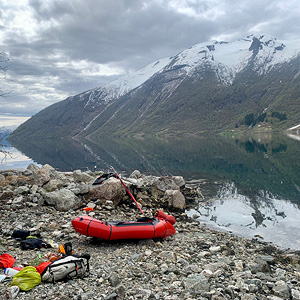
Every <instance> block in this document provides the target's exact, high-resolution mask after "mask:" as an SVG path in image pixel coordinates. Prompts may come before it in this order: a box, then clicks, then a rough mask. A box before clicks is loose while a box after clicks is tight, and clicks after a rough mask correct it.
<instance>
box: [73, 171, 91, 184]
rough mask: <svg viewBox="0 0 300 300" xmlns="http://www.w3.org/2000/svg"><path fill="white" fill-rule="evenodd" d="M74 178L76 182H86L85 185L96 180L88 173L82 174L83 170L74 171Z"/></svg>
mask: <svg viewBox="0 0 300 300" xmlns="http://www.w3.org/2000/svg"><path fill="white" fill-rule="evenodd" d="M73 177H74V180H75V182H85V183H87V182H91V181H94V179H95V178H94V177H92V176H91V175H89V174H88V173H86V172H81V170H75V171H73Z"/></svg>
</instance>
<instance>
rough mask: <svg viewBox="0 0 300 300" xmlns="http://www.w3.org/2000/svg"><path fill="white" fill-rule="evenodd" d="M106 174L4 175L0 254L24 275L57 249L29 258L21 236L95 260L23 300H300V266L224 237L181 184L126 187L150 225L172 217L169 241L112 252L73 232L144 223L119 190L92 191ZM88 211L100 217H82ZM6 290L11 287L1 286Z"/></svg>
mask: <svg viewBox="0 0 300 300" xmlns="http://www.w3.org/2000/svg"><path fill="white" fill-rule="evenodd" d="M99 175H101V172H81V171H78V170H77V171H74V172H58V171H56V170H55V169H54V168H52V167H51V166H49V165H44V166H43V167H41V168H40V167H38V166H36V165H34V164H31V165H29V166H28V168H27V169H26V170H19V171H16V170H15V171H13V170H10V171H1V172H0V218H1V227H0V254H2V253H9V254H10V255H12V256H13V257H14V258H15V259H16V265H22V264H26V265H32V266H37V265H39V264H40V263H41V262H43V261H45V258H44V257H46V256H47V253H48V252H49V249H43V248H41V249H35V250H25V251H24V250H22V249H21V248H20V245H19V242H18V241H16V240H15V239H13V238H12V237H11V235H12V233H13V231H14V230H15V229H20V230H21V229H22V230H28V231H30V233H31V234H32V235H34V234H39V235H40V236H41V237H42V238H43V239H45V240H46V241H47V242H48V243H50V244H51V245H53V251H55V250H57V248H56V247H58V246H59V245H60V244H62V243H65V242H71V243H72V245H73V250H74V252H75V253H77V254H80V253H89V254H90V274H89V276H88V277H86V278H82V279H81V278H80V279H78V278H76V279H72V280H68V281H66V282H65V281H62V282H57V283H55V284H52V283H44V282H42V283H41V284H39V285H38V286H36V287H35V288H33V289H32V290H30V291H28V292H20V293H19V294H18V295H17V299H20V300H23V299H24V300H25V299H26V300H27V299H32V300H33V299H47V300H48V299H57V300H58V299H59V300H68V299H74V300H87V299H97V300H104V299H105V300H109V299H129V300H134V299H149V300H150V299H151V300H155V299H170V300H171V299H172V300H173V299H174V300H176V299H187V300H188V299H200V300H201V299H203V300H204V299H205V300H206V299H210V300H221V299H241V300H256V299H263V300H267V299H269V300H279V299H292V300H297V299H300V264H299V263H300V256H299V253H297V252H291V251H283V250H280V249H278V248H276V247H275V246H273V245H272V244H268V243H265V242H262V241H258V240H256V239H253V240H249V239H245V238H242V237H236V236H233V235H231V234H230V233H224V232H217V231H214V230H211V229H208V228H206V227H205V226H204V225H202V224H199V223H198V222H195V221H194V220H193V219H192V218H189V217H188V216H187V215H186V213H185V207H186V205H187V199H189V201H190V199H192V197H195V198H196V197H197V189H193V190H192V189H189V188H188V186H187V185H186V184H185V181H184V179H183V178H182V177H180V176H174V177H155V176H146V175H142V174H140V172H138V171H134V172H133V173H132V174H131V175H130V176H129V177H128V178H123V179H124V181H125V182H126V185H127V186H128V187H129V188H130V190H131V191H132V192H133V194H134V196H135V198H136V199H137V201H138V203H139V204H140V205H141V206H142V207H143V211H144V212H145V215H152V213H153V211H154V210H155V209H161V210H164V211H165V212H167V213H168V212H172V214H173V215H174V216H175V217H176V220H177V222H176V224H175V225H174V227H175V229H176V234H175V235H173V236H170V237H167V238H165V239H163V240H160V239H158V240H139V241H117V242H106V241H101V240H98V239H94V238H90V237H86V236H83V235H80V234H78V233H76V232H75V230H74V229H73V228H72V225H71V222H72V220H73V219H74V218H75V217H77V216H78V215H79V214H85V213H86V214H88V215H90V216H92V217H95V218H97V219H102V220H105V221H110V220H136V219H137V218H138V217H140V216H141V215H140V214H139V211H138V210H137V209H136V207H134V206H135V204H134V203H133V202H132V201H131V200H130V199H129V197H128V196H126V194H125V190H124V188H123V187H122V185H121V183H120V182H119V181H118V180H117V179H115V178H110V179H109V180H107V182H105V183H104V184H102V185H100V186H93V185H92V183H93V181H94V180H95V179H96V177H98V176H99ZM85 207H93V210H90V211H84V210H83V208H85ZM0 284H1V285H2V290H4V289H5V288H7V287H8V286H9V282H2V283H0Z"/></svg>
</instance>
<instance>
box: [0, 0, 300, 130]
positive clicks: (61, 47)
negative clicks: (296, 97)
mask: <svg viewBox="0 0 300 300" xmlns="http://www.w3.org/2000/svg"><path fill="white" fill-rule="evenodd" d="M299 20H300V5H299V0H285V1H283V0H147V1H142V0H13V1H12V0H0V52H1V51H3V52H5V53H6V54H7V55H8V56H9V58H10V59H11V63H10V65H9V67H8V71H7V74H6V78H5V79H1V81H0V83H1V84H0V90H2V91H3V90H4V91H6V92H10V93H9V95H7V97H5V98H3V97H2V98H0V115H3V114H13V115H22V116H31V115H33V114H35V113H36V112H38V111H40V110H41V109H43V108H45V107H46V106H49V105H50V104H52V103H54V102H57V101H60V100H63V99H65V98H66V97H68V96H70V95H75V94H78V93H80V92H83V91H86V90H88V89H91V88H95V87H98V86H100V85H101V84H103V83H105V82H108V81H110V80H112V79H113V78H115V77H116V76H120V75H122V74H126V73H128V72H132V71H134V70H138V69H140V68H143V67H144V66H146V65H147V64H149V63H151V62H153V61H155V60H158V59H160V58H164V57H168V56H172V55H175V54H177V53H178V52H180V51H182V50H184V49H187V48H189V47H190V46H193V45H195V44H197V43H201V42H205V41H209V40H226V41H232V40H237V39H239V38H243V37H245V36H246V35H248V34H250V33H254V34H260V33H267V34H271V35H273V36H275V37H277V38H278V39H283V40H284V39H296V38H297V39H299V38H300V21H299ZM2 65H3V63H2ZM0 117H1V116H0ZM2 121H3V119H1V118H0V123H1V122H2ZM1 125H3V124H0V127H1Z"/></svg>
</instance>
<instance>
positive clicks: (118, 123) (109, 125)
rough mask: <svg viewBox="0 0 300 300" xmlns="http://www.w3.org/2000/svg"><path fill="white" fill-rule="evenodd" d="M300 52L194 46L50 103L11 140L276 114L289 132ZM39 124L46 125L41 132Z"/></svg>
mask: <svg viewBox="0 0 300 300" xmlns="http://www.w3.org/2000/svg"><path fill="white" fill-rule="evenodd" d="M299 54H300V40H294V41H281V40H277V39H276V38H274V37H272V36H270V35H266V34H264V35H258V36H253V35H250V36H247V37H246V38H244V39H241V40H238V41H235V42H223V41H210V42H206V43H200V44H197V45H195V46H193V47H190V48H189V49H186V50H184V51H182V52H180V53H178V54H177V55H175V56H172V57H168V58H164V59H160V60H158V61H156V62H154V63H152V64H149V65H148V66H146V67H145V68H144V69H142V70H139V71H137V72H135V73H132V74H129V75H126V76H123V77H120V78H119V79H117V80H115V81H113V82H111V83H109V84H107V85H105V86H102V87H98V88H96V89H93V90H90V91H87V92H84V93H82V94H80V95H76V96H73V97H69V98H67V99H66V100H64V101H62V102H59V103H56V104H54V105H52V106H50V107H49V108H46V109H45V110H43V111H41V112H40V113H38V114H37V115H36V116H34V117H33V118H31V119H30V120H29V121H27V122H30V125H31V126H28V123H27V122H26V123H25V124H23V125H22V126H20V127H19V128H18V129H17V130H16V131H15V132H14V135H16V134H21V135H24V134H27V132H28V130H34V135H39V136H45V135H46V136H48V137H49V136H50V137H51V136H52V137H55V136H93V137H95V136H98V135H99V134H104V133H105V134H118V135H119V134H120V135H122V134H127V133H172V132H173V133H174V132H177V133H178V132H180V133H200V132H203V131H207V130H213V131H219V130H223V129H224V128H234V127H236V126H239V125H240V124H243V118H244V117H245V115H247V114H250V115H251V114H253V116H254V118H258V120H261V118H260V117H259V116H260V115H262V114H263V113H270V115H271V114H272V113H274V112H276V113H277V114H275V115H277V116H287V118H286V119H285V122H283V123H280V124H279V125H280V126H281V127H283V128H285V127H286V128H288V127H287V126H289V127H291V126H294V125H297V124H299V121H300V120H299V119H298V120H297V118H298V116H299V115H300V111H299V115H298V113H296V114H295V113H293V114H290V111H289V110H290V109H294V106H295V105H294V104H295V103H294V101H296V99H297V97H298V96H297V95H299V93H298V85H297V82H299V77H298V75H299V74H300V71H299V70H300V67H299V64H300V56H299ZM295 87H296V88H295ZM287 95H288V96H287ZM283 99H284V100H283ZM282 101H284V103H283V102H282ZM283 104H284V105H283ZM264 119H265V118H264ZM255 120H256V119H255ZM41 121H42V122H43V123H44V124H45V123H46V125H47V126H46V127H45V126H44V127H43V128H41V126H39V123H40V122H41ZM280 121H282V120H280ZM256 123H257V122H256V121H255V122H254V123H253V124H254V125H255V124H256ZM273 123H274V122H273ZM273 123H272V124H273ZM248 125H249V124H248ZM267 125H268V124H267ZM25 128H26V129H25ZM29 128H30V129H29ZM50 128H52V129H50ZM31 133H33V132H31Z"/></svg>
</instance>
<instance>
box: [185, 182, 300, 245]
mask: <svg viewBox="0 0 300 300" xmlns="http://www.w3.org/2000/svg"><path fill="white" fill-rule="evenodd" d="M259 194H260V195H259ZM188 215H190V216H193V217H196V216H197V220H198V221H199V222H200V224H202V225H203V224H204V223H205V224H206V225H208V226H209V227H212V228H214V229H218V230H223V231H230V232H232V233H233V234H236V235H240V236H244V237H247V238H254V237H255V236H258V237H259V239H260V240H263V241H266V242H272V243H274V244H276V245H277V246H279V247H281V248H285V249H286V248H291V249H293V250H296V249H297V250H299V249H300V231H299V230H298V228H299V220H300V209H299V204H295V203H292V202H290V201H286V200H279V199H276V198H274V197H273V196H272V195H271V194H269V193H268V192H266V191H260V192H259V193H258V195H257V196H256V197H255V198H254V199H253V198H252V199H250V198H249V197H247V196H244V195H241V194H239V192H238V189H237V188H236V186H235V184H234V183H227V184H223V185H222V186H221V188H220V189H219V191H218V193H217V195H216V196H215V197H214V198H212V199H210V201H207V202H205V203H202V202H200V203H199V205H198V206H197V207H196V208H195V209H191V210H189V211H188Z"/></svg>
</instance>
